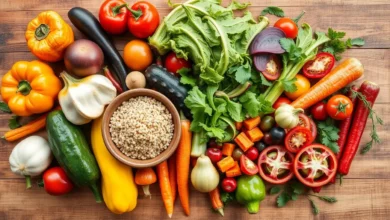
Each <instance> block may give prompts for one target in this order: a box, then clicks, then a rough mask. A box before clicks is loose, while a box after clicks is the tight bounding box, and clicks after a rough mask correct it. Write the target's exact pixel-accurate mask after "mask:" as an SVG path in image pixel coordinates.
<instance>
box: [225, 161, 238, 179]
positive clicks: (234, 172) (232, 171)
mask: <svg viewBox="0 0 390 220" xmlns="http://www.w3.org/2000/svg"><path fill="white" fill-rule="evenodd" d="M226 176H227V177H236V176H241V169H240V166H239V165H238V162H237V161H234V166H233V167H232V168H230V169H229V170H228V171H226Z"/></svg>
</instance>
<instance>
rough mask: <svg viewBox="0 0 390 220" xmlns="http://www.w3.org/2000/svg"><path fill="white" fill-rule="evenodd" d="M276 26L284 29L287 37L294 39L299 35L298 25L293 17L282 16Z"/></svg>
mask: <svg viewBox="0 0 390 220" xmlns="http://www.w3.org/2000/svg"><path fill="white" fill-rule="evenodd" d="M274 27H277V28H280V29H282V31H283V32H284V34H286V37H287V38H291V39H294V38H296V37H297V35H298V26H297V24H296V23H295V22H294V21H293V20H292V19H291V18H280V19H279V20H278V21H277V22H276V23H275V24H274Z"/></svg>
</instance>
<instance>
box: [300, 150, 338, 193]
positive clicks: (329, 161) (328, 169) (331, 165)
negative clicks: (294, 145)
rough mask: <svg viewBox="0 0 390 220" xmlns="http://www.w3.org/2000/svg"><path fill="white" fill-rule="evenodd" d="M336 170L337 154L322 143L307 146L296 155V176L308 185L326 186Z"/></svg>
mask: <svg viewBox="0 0 390 220" xmlns="http://www.w3.org/2000/svg"><path fill="white" fill-rule="evenodd" d="M336 172H337V159H336V155H335V154H334V153H333V152H332V151H331V150H330V149H329V148H327V147H326V146H324V145H322V144H312V145H310V146H307V147H305V148H303V149H301V150H300V151H299V152H298V153H297V155H296V156H295V160H294V173H295V176H296V177H297V178H298V180H299V181H301V183H303V184H305V185H306V186H309V187H320V186H324V185H326V184H327V183H329V181H330V180H331V179H333V177H334V176H335V175H336Z"/></svg>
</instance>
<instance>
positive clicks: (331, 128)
mask: <svg viewBox="0 0 390 220" xmlns="http://www.w3.org/2000/svg"><path fill="white" fill-rule="evenodd" d="M317 129H318V131H317V132H318V141H319V142H320V143H321V144H323V145H325V146H327V147H328V148H329V149H331V150H332V151H333V152H334V153H338V152H339V150H340V148H339V145H338V144H337V141H338V140H339V128H338V127H337V126H335V125H334V120H333V119H331V118H328V119H326V121H321V122H318V123H317Z"/></svg>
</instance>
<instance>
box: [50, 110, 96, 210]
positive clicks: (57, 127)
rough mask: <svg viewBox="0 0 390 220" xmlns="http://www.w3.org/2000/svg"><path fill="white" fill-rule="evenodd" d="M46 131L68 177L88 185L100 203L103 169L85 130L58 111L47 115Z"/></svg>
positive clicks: (78, 184)
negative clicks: (99, 165)
mask: <svg viewBox="0 0 390 220" xmlns="http://www.w3.org/2000/svg"><path fill="white" fill-rule="evenodd" d="M46 130H47V135H48V139H49V145H50V148H51V151H52V152H53V155H54V157H55V158H56V159H57V162H58V163H59V165H60V166H61V167H62V168H63V169H64V170H65V173H66V174H67V175H68V177H69V178H70V179H71V180H72V182H73V183H74V184H76V185H77V186H79V187H80V186H88V187H89V188H90V189H91V190H92V192H93V194H94V196H95V200H96V202H98V203H100V202H102V196H101V194H100V190H99V188H98V186H97V181H98V180H99V177H100V170H99V168H98V165H97V163H96V160H95V157H94V156H93V155H92V153H91V150H90V149H89V147H88V143H87V140H86V139H85V136H84V134H83V133H82V131H81V129H80V128H79V127H77V126H76V125H74V124H72V123H70V122H69V121H68V120H67V119H66V118H65V115H64V113H63V112H62V111H61V110H57V111H52V112H50V113H49V115H48V116H47V118H46Z"/></svg>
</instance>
